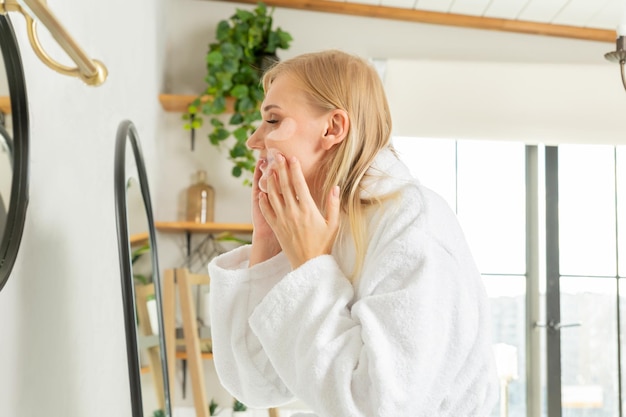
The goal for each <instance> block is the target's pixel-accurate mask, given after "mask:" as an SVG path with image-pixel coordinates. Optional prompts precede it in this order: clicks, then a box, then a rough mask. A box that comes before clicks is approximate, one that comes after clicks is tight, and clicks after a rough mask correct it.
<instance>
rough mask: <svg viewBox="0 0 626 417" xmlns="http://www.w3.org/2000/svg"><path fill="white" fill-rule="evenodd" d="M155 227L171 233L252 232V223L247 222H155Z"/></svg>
mask: <svg viewBox="0 0 626 417" xmlns="http://www.w3.org/2000/svg"><path fill="white" fill-rule="evenodd" d="M155 227H156V229H157V230H158V231H161V232H171V233H180V232H189V233H222V232H232V233H248V234H249V233H252V225H251V224H247V223H194V222H156V223H155Z"/></svg>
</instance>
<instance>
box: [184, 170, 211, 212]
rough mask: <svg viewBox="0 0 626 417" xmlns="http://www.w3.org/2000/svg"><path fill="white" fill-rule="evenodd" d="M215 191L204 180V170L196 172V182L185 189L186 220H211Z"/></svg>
mask: <svg viewBox="0 0 626 417" xmlns="http://www.w3.org/2000/svg"><path fill="white" fill-rule="evenodd" d="M214 197H215V193H214V190H213V187H211V186H210V185H209V184H207V182H206V171H203V170H200V171H198V172H197V182H196V183H195V184H192V185H191V186H190V187H189V188H188V189H187V219H186V220H187V221H188V222H194V223H208V222H213V220H214V217H213V213H214V203H215V199H214Z"/></svg>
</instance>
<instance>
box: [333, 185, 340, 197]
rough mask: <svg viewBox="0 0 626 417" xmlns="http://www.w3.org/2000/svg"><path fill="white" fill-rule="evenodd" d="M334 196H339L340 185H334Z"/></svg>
mask: <svg viewBox="0 0 626 417" xmlns="http://www.w3.org/2000/svg"><path fill="white" fill-rule="evenodd" d="M333 197H339V186H338V185H335V186H334V187H333Z"/></svg>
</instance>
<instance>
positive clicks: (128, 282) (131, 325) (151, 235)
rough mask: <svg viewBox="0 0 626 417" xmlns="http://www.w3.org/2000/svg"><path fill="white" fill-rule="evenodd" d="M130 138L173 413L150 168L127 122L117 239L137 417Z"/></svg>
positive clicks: (118, 171)
mask: <svg viewBox="0 0 626 417" xmlns="http://www.w3.org/2000/svg"><path fill="white" fill-rule="evenodd" d="M127 141H130V144H131V146H132V149H133V153H134V157H135V163H136V165H137V174H138V176H139V185H140V188H141V195H142V197H143V202H144V206H145V209H146V217H147V220H148V239H149V243H150V248H151V251H152V271H153V277H154V278H153V282H154V293H155V298H156V303H157V311H159V314H158V317H159V320H158V321H159V344H160V350H161V367H162V371H163V391H164V397H165V410H164V412H165V415H166V416H167V417H169V416H171V415H172V412H171V405H170V397H169V392H170V389H169V376H168V367H167V359H166V358H167V352H166V347H165V331H164V326H163V320H162V314H160V312H161V311H162V309H161V306H162V305H163V303H162V296H161V277H160V274H159V265H158V259H157V254H158V252H157V245H156V232H155V227H154V218H153V215H152V204H151V200H150V190H149V188H148V179H147V173H146V168H145V164H144V160H143V154H142V152H141V146H140V142H139V136H138V134H137V131H136V129H135V126H134V125H133V123H132V122H130V121H128V120H125V121H123V122H122V123H121V124H120V125H119V127H118V130H117V140H116V143H115V173H114V175H115V178H114V181H115V214H116V219H117V240H118V245H119V257H120V269H121V271H120V272H121V280H122V281H121V284H122V303H123V307H124V327H125V330H126V355H127V358H128V376H129V382H130V394H131V408H132V416H133V417H143V416H144V414H143V403H142V392H141V379H140V372H141V369H140V364H139V356H138V355H139V350H138V344H137V336H138V335H137V327H136V316H135V311H136V306H135V291H134V285H133V271H132V260H131V249H130V237H129V234H128V230H129V229H128V213H127V203H126V144H127Z"/></svg>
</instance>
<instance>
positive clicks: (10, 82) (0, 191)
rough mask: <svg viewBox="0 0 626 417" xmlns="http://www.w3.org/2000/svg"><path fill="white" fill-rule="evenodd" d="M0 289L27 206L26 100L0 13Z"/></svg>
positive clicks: (10, 35) (12, 260) (14, 43)
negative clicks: (0, 51)
mask: <svg viewBox="0 0 626 417" xmlns="http://www.w3.org/2000/svg"><path fill="white" fill-rule="evenodd" d="M0 48H1V49H2V61H3V62H2V64H3V65H1V68H4V69H1V68H0V236H1V237H0V290H2V288H3V287H4V286H5V284H6V283H7V281H8V279H9V275H10V274H11V270H12V269H13V265H14V263H15V258H16V257H17V253H18V249H19V246H20V242H21V240H22V232H23V230H24V220H25V217H26V207H27V205H28V143H29V137H28V135H29V130H28V103H27V100H26V86H25V83H24V71H23V69H22V59H21V57H20V51H19V47H18V44H17V40H16V39H15V33H14V32H13V26H12V25H11V21H10V20H9V17H8V16H6V15H0Z"/></svg>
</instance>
